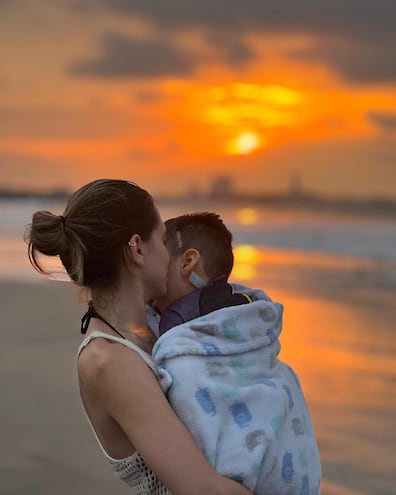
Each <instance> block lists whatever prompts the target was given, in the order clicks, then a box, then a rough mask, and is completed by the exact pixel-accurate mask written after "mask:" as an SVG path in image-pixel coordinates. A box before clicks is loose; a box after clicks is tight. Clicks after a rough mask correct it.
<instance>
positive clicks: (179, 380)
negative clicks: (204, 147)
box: [153, 213, 320, 495]
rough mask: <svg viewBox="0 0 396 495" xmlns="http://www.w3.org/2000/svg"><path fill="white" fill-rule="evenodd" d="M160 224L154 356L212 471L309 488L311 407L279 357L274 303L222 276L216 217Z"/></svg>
mask: <svg viewBox="0 0 396 495" xmlns="http://www.w3.org/2000/svg"><path fill="white" fill-rule="evenodd" d="M166 227H167V234H166V242H167V246H168V249H169V252H170V254H171V260H170V264H169V273H168V294H167V296H166V297H165V298H163V299H162V300H159V301H157V302H156V304H157V307H158V309H159V311H160V312H161V313H162V317H161V321H160V333H161V336H160V338H159V339H158V341H157V342H156V344H155V345H154V348H153V358H154V361H155V362H156V364H157V367H158V373H159V376H160V384H161V387H162V388H163V390H164V392H165V393H166V394H167V397H168V399H169V401H170V403H171V405H172V407H173V409H174V410H175V411H176V413H177V414H178V416H179V417H180V418H181V419H182V421H183V422H184V423H185V425H186V427H187V428H188V429H189V430H190V432H191V434H192V435H193V437H194V439H195V441H196V442H197V444H198V446H199V447H200V449H201V450H202V452H203V453H204V455H205V456H206V458H207V459H208V460H209V462H210V463H211V464H212V465H213V466H214V467H215V468H216V470H217V471H218V472H220V473H221V474H223V475H225V476H228V477H230V478H232V479H235V480H238V481H240V482H241V483H243V484H244V485H245V486H246V487H248V488H249V489H250V490H252V491H254V493H255V494H256V495H286V494H287V495H317V494H318V493H319V486H320V461H319V454H318V450H317V445H316V440H315V436H314V433H313V429H312V425H311V420H310V417H309V412H308V409H307V406H306V403H305V399H304V395H303V392H302V390H301V386H300V384H299V381H298V378H297V376H296V374H295V373H294V372H293V371H292V369H291V368H290V367H289V366H287V365H286V364H284V363H283V362H281V361H280V360H279V359H278V353H279V351H280V344H279V335H280V333H281V328H282V311H283V307H282V305H281V304H279V303H275V302H272V301H271V300H270V299H269V298H268V296H267V295H266V294H265V293H264V292H263V291H252V290H251V289H247V288H243V290H242V291H240V290H238V291H235V290H234V287H233V286H231V285H230V284H228V283H227V279H228V276H229V275H230V273H231V270H232V266H233V254H232V235H231V233H230V232H229V231H228V229H227V228H226V227H225V225H224V223H223V222H222V220H221V219H220V217H219V216H218V215H216V214H214V213H195V214H191V215H182V216H181V217H177V218H174V219H171V220H168V221H167V222H166ZM176 440H177V439H176Z"/></svg>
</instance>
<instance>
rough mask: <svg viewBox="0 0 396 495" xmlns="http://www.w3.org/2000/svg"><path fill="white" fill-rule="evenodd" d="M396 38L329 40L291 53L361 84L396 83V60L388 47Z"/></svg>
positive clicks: (299, 58)
mask: <svg viewBox="0 0 396 495" xmlns="http://www.w3.org/2000/svg"><path fill="white" fill-rule="evenodd" d="M395 44H396V36H394V37H393V36H381V37H379V38H377V39H375V40H367V39H358V38H355V39H351V40H342V39H335V38H329V39H324V40H320V41H318V43H317V44H316V46H314V47H312V48H309V49H305V50H299V51H296V52H293V53H290V54H289V57H290V58H292V59H297V60H303V61H304V60H305V61H309V62H318V63H323V64H325V65H327V66H329V67H331V68H332V69H333V70H334V71H335V72H337V73H338V74H339V75H341V76H342V77H343V78H344V79H346V80H348V81H351V82H362V83H391V82H393V81H396V57H395V55H394V53H393V52H392V51H391V50H389V46H392V45H395Z"/></svg>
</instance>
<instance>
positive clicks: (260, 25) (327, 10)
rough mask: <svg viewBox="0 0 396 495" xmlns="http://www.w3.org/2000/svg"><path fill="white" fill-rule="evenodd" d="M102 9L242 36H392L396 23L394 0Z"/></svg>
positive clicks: (209, 1) (139, 1)
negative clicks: (253, 33) (254, 32)
mask: <svg viewBox="0 0 396 495" xmlns="http://www.w3.org/2000/svg"><path fill="white" fill-rule="evenodd" d="M88 1H89V0H88ZM83 3H84V2H83ZM98 3H99V2H97V4H98ZM100 3H101V4H102V5H103V6H105V7H106V8H107V9H109V10H112V11H114V12H117V13H119V14H122V15H131V16H140V17H143V18H145V19H148V20H150V21H152V22H155V23H156V24H158V25H160V26H168V27H172V28H190V27H198V28H215V29H216V30H229V31H232V32H235V31H237V32H239V33H240V32H242V31H243V32H247V31H251V30H252V29H254V30H259V31H262V30H265V31H280V30H283V31H286V32H290V31H294V32H310V33H318V34H321V33H323V32H325V33H333V34H334V33H342V32H343V33H350V32H351V31H353V32H362V31H365V32H366V33H370V32H371V33H373V34H374V33H375V32H384V31H388V32H393V31H394V26H395V17H396V3H395V2H394V1H393V0H376V1H374V0H321V1H318V0H281V1H280V0H266V1H263V0H249V1H248V2H243V1H241V0H215V1H214V0H200V1H197V0H166V2H165V1H164V2H158V0H133V2H131V1H130V0H100Z"/></svg>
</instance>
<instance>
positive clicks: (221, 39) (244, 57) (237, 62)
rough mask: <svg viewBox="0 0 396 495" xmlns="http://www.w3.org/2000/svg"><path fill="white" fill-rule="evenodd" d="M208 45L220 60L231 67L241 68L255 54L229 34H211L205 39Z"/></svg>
mask: <svg viewBox="0 0 396 495" xmlns="http://www.w3.org/2000/svg"><path fill="white" fill-rule="evenodd" d="M206 41H207V43H208V45H209V46H210V47H211V48H212V49H214V50H215V52H216V55H217V56H220V58H221V60H222V61H223V62H225V63H226V64H227V65H230V66H232V67H241V66H243V65H245V64H247V63H248V62H250V61H251V60H253V59H254V58H255V57H256V54H255V52H254V51H253V50H252V49H251V48H250V47H249V46H248V45H247V44H245V43H243V41H241V40H239V39H235V37H234V36H233V35H232V34H231V33H223V32H213V33H209V34H208V36H207V37H206Z"/></svg>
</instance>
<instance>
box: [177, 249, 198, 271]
mask: <svg viewBox="0 0 396 495" xmlns="http://www.w3.org/2000/svg"><path fill="white" fill-rule="evenodd" d="M200 258H201V255H200V254H199V252H198V251H197V250H196V249H192V248H191V249H187V251H185V252H184V253H183V256H182V260H181V273H182V275H183V276H185V277H188V276H190V274H191V272H192V271H193V270H194V269H195V267H196V266H197V264H198V262H199V260H200Z"/></svg>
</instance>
